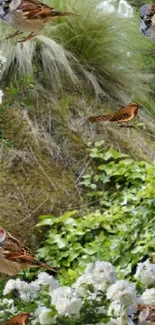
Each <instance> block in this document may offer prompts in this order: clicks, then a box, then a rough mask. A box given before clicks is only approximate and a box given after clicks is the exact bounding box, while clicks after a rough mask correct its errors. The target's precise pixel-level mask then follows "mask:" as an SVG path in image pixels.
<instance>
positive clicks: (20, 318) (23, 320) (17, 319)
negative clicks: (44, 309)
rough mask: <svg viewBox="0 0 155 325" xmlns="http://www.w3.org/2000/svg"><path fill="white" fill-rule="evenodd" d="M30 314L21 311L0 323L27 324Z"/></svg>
mask: <svg viewBox="0 0 155 325" xmlns="http://www.w3.org/2000/svg"><path fill="white" fill-rule="evenodd" d="M30 316H31V315H30V314H29V313H26V312H21V313H20V314H18V315H16V316H14V317H12V318H10V319H9V320H7V321H6V322H5V323H3V324H1V325H27V323H28V320H29V318H30Z"/></svg>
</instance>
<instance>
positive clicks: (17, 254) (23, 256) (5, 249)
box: [0, 233, 34, 262]
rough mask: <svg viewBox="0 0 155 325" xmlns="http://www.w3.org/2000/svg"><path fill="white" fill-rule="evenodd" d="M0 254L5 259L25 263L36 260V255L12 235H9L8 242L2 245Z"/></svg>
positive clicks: (5, 241)
mask: <svg viewBox="0 0 155 325" xmlns="http://www.w3.org/2000/svg"><path fill="white" fill-rule="evenodd" d="M0 253H1V254H3V255H4V256H5V258H7V259H10V260H14V259H16V261H17V259H18V260H22V261H23V262H24V260H25V262H26V261H31V260H33V259H34V255H33V254H32V252H31V251H30V249H29V248H28V247H26V246H24V245H23V244H22V243H21V241H20V240H18V239H16V238H15V237H13V236H12V235H11V234H10V233H7V236H6V240H4V242H3V243H2V244H1V245H0Z"/></svg>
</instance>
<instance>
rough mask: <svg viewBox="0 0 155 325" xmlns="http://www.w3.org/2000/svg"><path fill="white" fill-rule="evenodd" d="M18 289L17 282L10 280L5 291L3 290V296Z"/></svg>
mask: <svg viewBox="0 0 155 325" xmlns="http://www.w3.org/2000/svg"><path fill="white" fill-rule="evenodd" d="M14 289H16V284H15V280H12V279H10V280H9V281H7V283H6V285H5V287H4V290H3V295H4V296H5V295H7V294H9V293H10V292H11V291H12V290H14Z"/></svg>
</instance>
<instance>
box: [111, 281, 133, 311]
mask: <svg viewBox="0 0 155 325" xmlns="http://www.w3.org/2000/svg"><path fill="white" fill-rule="evenodd" d="M107 298H108V299H112V300H115V299H116V300H117V301H118V302H119V303H120V304H122V305H125V306H127V305H131V304H132V303H133V302H135V301H136V300H137V298H136V291H135V288H134V286H133V284H132V283H129V282H128V281H125V280H118V281H116V283H115V284H112V285H111V286H110V287H109V288H108V290H107Z"/></svg>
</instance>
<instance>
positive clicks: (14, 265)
mask: <svg viewBox="0 0 155 325" xmlns="http://www.w3.org/2000/svg"><path fill="white" fill-rule="evenodd" d="M28 267H44V268H46V269H47V270H51V271H54V272H56V271H55V270H53V269H52V268H51V267H50V266H49V265H47V264H45V263H42V262H40V261H38V260H36V259H35V256H34V255H33V254H32V252H31V251H30V249H29V248H28V247H26V246H24V245H23V244H22V242H21V241H20V240H19V239H17V238H15V237H13V236H12V235H11V234H10V233H9V232H7V231H6V230H5V229H4V228H2V227H0V272H1V273H3V274H5V275H9V276H14V275H16V274H18V273H19V272H20V271H21V270H23V269H25V268H28Z"/></svg>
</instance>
